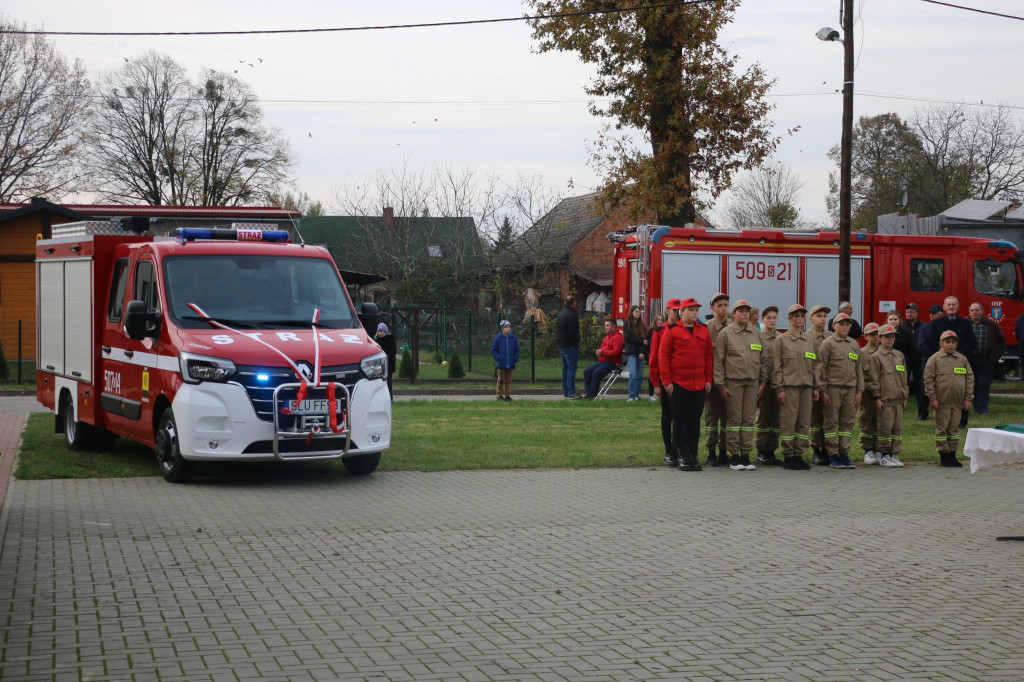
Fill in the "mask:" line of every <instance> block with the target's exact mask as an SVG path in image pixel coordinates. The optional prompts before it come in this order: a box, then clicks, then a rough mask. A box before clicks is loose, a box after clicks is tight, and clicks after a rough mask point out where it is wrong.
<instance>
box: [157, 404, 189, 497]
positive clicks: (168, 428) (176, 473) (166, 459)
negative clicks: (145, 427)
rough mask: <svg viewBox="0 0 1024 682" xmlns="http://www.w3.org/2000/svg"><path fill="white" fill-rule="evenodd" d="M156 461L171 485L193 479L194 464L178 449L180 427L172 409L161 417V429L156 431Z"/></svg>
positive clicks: (167, 410) (168, 409)
mask: <svg viewBox="0 0 1024 682" xmlns="http://www.w3.org/2000/svg"><path fill="white" fill-rule="evenodd" d="M156 459H157V461H158V462H159V463H160V473H162V474H163V475H164V480H166V481H169V482H171V483H188V481H189V479H191V478H192V462H190V461H188V460H187V459H185V458H184V457H182V456H181V449H180V448H179V447H178V425H177V424H176V423H175V421H174V412H172V411H171V408H169V407H168V408H167V409H166V410H164V412H163V414H161V415H160V428H158V429H157V431H156Z"/></svg>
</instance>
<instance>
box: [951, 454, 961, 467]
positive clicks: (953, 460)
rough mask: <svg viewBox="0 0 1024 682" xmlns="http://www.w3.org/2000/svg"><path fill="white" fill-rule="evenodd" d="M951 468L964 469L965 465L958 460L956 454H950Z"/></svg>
mask: <svg viewBox="0 0 1024 682" xmlns="http://www.w3.org/2000/svg"><path fill="white" fill-rule="evenodd" d="M949 466H951V467H962V466H963V464H961V463H960V460H958V459H957V458H956V453H955V452H951V453H949Z"/></svg>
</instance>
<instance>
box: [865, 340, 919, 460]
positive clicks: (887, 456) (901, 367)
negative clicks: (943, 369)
mask: <svg viewBox="0 0 1024 682" xmlns="http://www.w3.org/2000/svg"><path fill="white" fill-rule="evenodd" d="M896 335H897V332H896V328H895V327H893V326H892V325H891V324H886V325H883V326H882V328H881V329H879V330H878V336H879V338H881V343H880V346H881V347H880V348H879V349H878V350H877V351H875V354H874V355H872V356H871V358H870V360H869V361H868V364H867V370H868V371H867V372H865V377H864V379H865V386H864V390H865V400H871V401H872V402H874V403H875V412H876V413H877V414H878V421H877V423H878V448H879V449H878V454H879V455H880V457H876V458H875V461H874V463H875V464H880V465H882V466H884V467H902V466H903V462H901V461H900V452H901V451H902V450H903V408H904V407H906V406H907V397H908V396H909V395H910V387H909V385H908V384H907V365H906V359H905V358H904V356H903V353H901V352H900V351H898V350H896V349H895V347H894V346H895V344H896ZM864 463H865V464H869V462H868V460H867V457H865V458H864Z"/></svg>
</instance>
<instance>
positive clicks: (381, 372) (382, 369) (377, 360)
mask: <svg viewBox="0 0 1024 682" xmlns="http://www.w3.org/2000/svg"><path fill="white" fill-rule="evenodd" d="M359 369H361V370H362V371H363V376H364V377H366V378H367V379H383V378H384V377H385V376H387V373H388V356H387V355H385V354H384V353H377V354H376V355H370V356H369V357H365V358H363V361H362V362H360V363H359Z"/></svg>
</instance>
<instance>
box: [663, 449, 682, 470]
mask: <svg viewBox="0 0 1024 682" xmlns="http://www.w3.org/2000/svg"><path fill="white" fill-rule="evenodd" d="M677 464H679V455H678V454H677V453H676V451H675V449H674V448H670V449H668V450H665V466H670V467H674V466H676V465H677Z"/></svg>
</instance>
